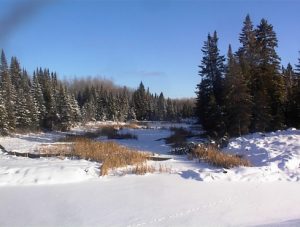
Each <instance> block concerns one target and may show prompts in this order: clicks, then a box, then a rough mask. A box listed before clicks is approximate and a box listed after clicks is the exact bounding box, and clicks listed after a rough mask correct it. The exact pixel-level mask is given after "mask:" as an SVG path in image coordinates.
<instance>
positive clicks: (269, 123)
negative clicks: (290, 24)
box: [253, 19, 285, 131]
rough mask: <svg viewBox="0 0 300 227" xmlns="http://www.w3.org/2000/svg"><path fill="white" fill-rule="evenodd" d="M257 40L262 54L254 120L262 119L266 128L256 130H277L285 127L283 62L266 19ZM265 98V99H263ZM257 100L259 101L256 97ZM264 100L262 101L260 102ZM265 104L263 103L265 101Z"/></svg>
mask: <svg viewBox="0 0 300 227" xmlns="http://www.w3.org/2000/svg"><path fill="white" fill-rule="evenodd" d="M256 40H257V48H258V54H259V63H258V71H257V72H258V73H257V74H256V77H255V78H254V83H255V86H256V87H255V86H254V88H255V89H256V91H253V93H255V92H256V94H255V95H254V98H255V100H254V101H255V102H256V103H254V104H255V105H256V104H260V106H258V108H257V107H256V109H255V111H256V112H257V111H258V112H261V113H259V114H257V113H256V115H254V116H261V117H262V118H259V119H256V121H259V122H265V123H266V127H262V128H257V130H262V131H265V130H276V129H281V128H282V127H283V126H284V109H283V107H284V99H285V96H284V94H285V89H284V80H283V77H282V75H281V74H280V72H279V69H280V58H279V56H278V55H277V53H276V48H277V46H278V41H277V37H276V33H275V32H274V30H273V26H272V25H271V24H269V23H268V22H267V21H266V20H265V19H262V20H261V22H260V24H259V26H258V27H257V29H256ZM261 95H264V96H265V97H261ZM255 96H256V97H255ZM258 99H261V100H258ZM263 100H264V101H263Z"/></svg>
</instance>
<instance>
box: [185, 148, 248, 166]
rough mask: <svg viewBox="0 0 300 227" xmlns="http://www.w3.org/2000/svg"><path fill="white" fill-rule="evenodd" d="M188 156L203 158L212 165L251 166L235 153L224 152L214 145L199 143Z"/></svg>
mask: <svg viewBox="0 0 300 227" xmlns="http://www.w3.org/2000/svg"><path fill="white" fill-rule="evenodd" d="M190 158H197V159H199V160H203V161H205V162H207V163H209V164H211V165H213V166H217V167H222V168H226V169H228V168H233V167H237V166H251V164H250V162H249V161H248V160H246V159H243V158H241V157H239V156H237V155H231V154H226V153H224V152H222V151H221V150H219V149H218V148H217V147H216V146H214V145H201V146H198V147H197V148H195V149H194V150H193V152H192V153H191V154H190Z"/></svg>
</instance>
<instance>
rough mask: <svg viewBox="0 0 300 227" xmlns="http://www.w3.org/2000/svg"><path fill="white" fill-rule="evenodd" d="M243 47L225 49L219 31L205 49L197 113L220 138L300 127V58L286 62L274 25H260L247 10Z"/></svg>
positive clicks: (200, 72)
mask: <svg viewBox="0 0 300 227" xmlns="http://www.w3.org/2000/svg"><path fill="white" fill-rule="evenodd" d="M239 41H240V45H241V46H240V47H239V49H238V50H237V51H236V52H233V50H232V48H231V46H230V45H229V48H228V53H227V58H225V56H223V55H221V54H220V50H219V48H218V36H217V32H216V31H215V32H214V33H213V34H212V35H211V34H208V36H207V40H206V41H205V42H204V46H203V48H202V53H203V59H202V61H201V64H200V66H199V68H200V70H199V75H200V77H201V81H200V83H199V84H198V85H197V91H196V93H197V103H196V113H197V116H198V119H199V121H200V122H201V124H202V126H203V128H204V129H205V130H206V131H207V134H208V135H209V136H211V137H214V138H222V137H224V136H227V137H232V136H240V135H243V134H247V133H249V132H268V131H275V130H280V129H286V128H288V127H296V128H299V127H300V59H298V64H297V65H296V66H295V68H293V66H292V65H291V64H288V65H287V66H285V67H284V66H281V63H280V61H281V59H280V57H279V56H278V54H277V52H276V48H277V47H278V40H277V37H276V33H275V31H274V29H273V26H272V25H271V24H270V23H268V21H267V20H265V19H262V20H261V21H260V23H259V25H258V26H257V27H254V25H253V23H252V21H251V19H250V16H249V15H247V16H246V18H245V21H244V23H243V27H242V31H241V33H240V35H239Z"/></svg>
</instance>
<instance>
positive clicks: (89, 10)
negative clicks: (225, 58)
mask: <svg viewBox="0 0 300 227" xmlns="http://www.w3.org/2000/svg"><path fill="white" fill-rule="evenodd" d="M15 4H19V2H17V1H12V0H0V19H1V18H4V17H6V16H7V15H9V14H10V12H11V9H12V8H13V6H14V5H15ZM299 11H300V1H297V0H290V1H289V0H285V1H284V0H282V1H279V0H261V1H255V0H254V1H253V0H252V1H250V0H249V1H246V0H240V1H226V0H223V1H221V0H220V1H209V0H206V1H200V0H198V1H196V0H177V1H175V0H139V1H138V0H119V1H116V0H110V1H109V0H99V1H97V0H81V1H79V0H77V1H75V0H73V1H71V0H69V1H66V0H65V1H63V0H55V1H53V2H51V3H48V4H45V5H43V6H41V7H39V8H37V9H36V10H35V12H34V13H32V15H30V16H28V15H27V16H28V17H27V16H26V18H25V17H24V18H22V23H19V24H17V23H16V24H15V25H14V29H11V30H10V32H9V33H8V34H6V35H7V36H6V37H5V38H4V39H1V40H0V46H1V47H2V48H4V50H5V52H6V54H7V56H8V57H10V56H12V55H14V56H17V57H18V59H19V60H20V62H21V64H22V66H23V67H25V68H26V69H27V70H28V71H29V72H30V73H31V72H32V71H33V70H34V69H35V68H36V67H37V66H41V67H48V68H50V69H51V70H54V71H56V72H57V73H58V74H59V76H60V78H62V79H64V78H73V77H75V76H76V77H83V76H101V77H105V78H107V79H112V80H113V81H114V82H115V83H116V84H118V85H126V86H129V87H137V86H138V84H139V82H140V81H143V82H144V84H145V86H147V87H148V86H149V87H150V90H151V91H152V92H157V93H158V92H160V91H163V92H164V94H165V96H169V97H173V98H175V97H192V96H195V94H194V91H195V86H196V84H197V83H198V82H199V80H200V77H199V76H198V67H197V66H198V65H199V64H200V61H201V57H202V53H201V48H202V46H203V42H204V41H205V39H206V37H207V34H208V32H213V31H214V30H217V32H218V36H219V48H220V50H221V53H222V54H226V52H227V47H228V44H229V43H231V44H232V47H233V49H234V50H237V48H238V47H239V42H238V37H239V33H240V31H241V28H242V22H243V20H244V18H245V16H246V14H247V13H249V14H250V16H251V19H252V21H253V22H254V24H255V25H257V24H258V23H259V21H260V19H261V18H263V17H264V18H266V19H267V20H268V21H269V22H270V23H271V24H273V26H274V29H275V31H276V32H277V37H278V40H279V48H278V54H279V55H280V56H281V58H282V64H283V65H286V64H287V62H291V63H292V64H296V63H297V59H298V57H299V54H298V51H300V29H299V23H300V13H299Z"/></svg>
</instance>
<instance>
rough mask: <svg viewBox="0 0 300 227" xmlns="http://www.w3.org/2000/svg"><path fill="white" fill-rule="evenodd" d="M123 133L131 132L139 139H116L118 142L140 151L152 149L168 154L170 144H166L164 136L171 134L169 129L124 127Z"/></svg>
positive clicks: (158, 152)
mask: <svg viewBox="0 0 300 227" xmlns="http://www.w3.org/2000/svg"><path fill="white" fill-rule="evenodd" d="M119 133H120V134H122V133H130V134H132V135H135V136H137V139H115V140H111V141H116V142H117V143H119V144H121V145H124V146H127V147H130V148H134V149H136V150H140V151H150V152H154V153H157V154H168V153H169V152H170V150H171V148H170V146H168V145H166V144H165V140H164V138H166V137H168V136H170V135H171V131H170V130H169V129H122V130H120V131H119Z"/></svg>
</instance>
